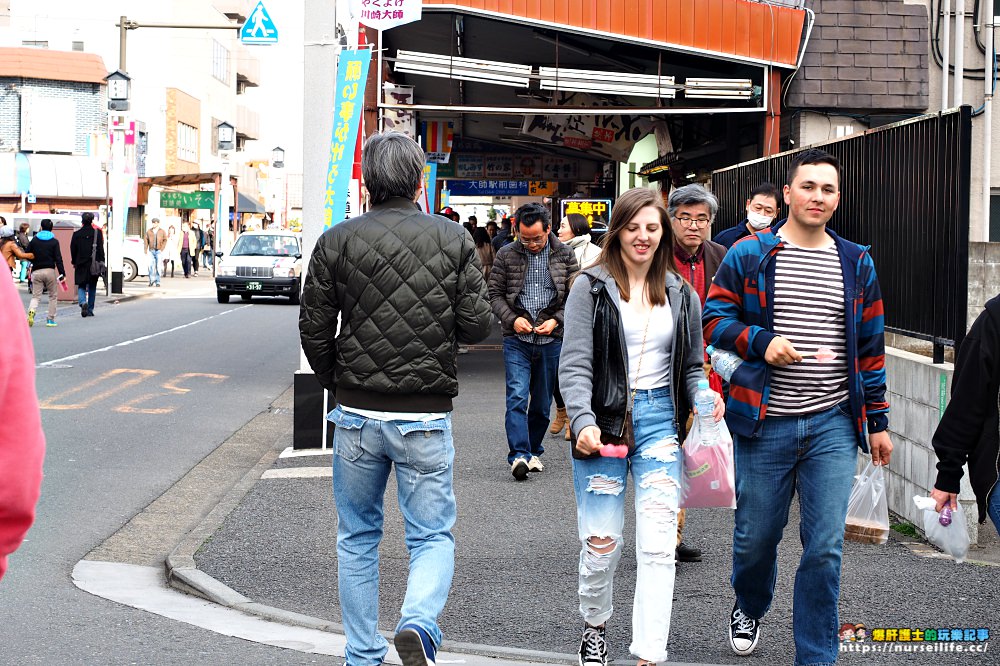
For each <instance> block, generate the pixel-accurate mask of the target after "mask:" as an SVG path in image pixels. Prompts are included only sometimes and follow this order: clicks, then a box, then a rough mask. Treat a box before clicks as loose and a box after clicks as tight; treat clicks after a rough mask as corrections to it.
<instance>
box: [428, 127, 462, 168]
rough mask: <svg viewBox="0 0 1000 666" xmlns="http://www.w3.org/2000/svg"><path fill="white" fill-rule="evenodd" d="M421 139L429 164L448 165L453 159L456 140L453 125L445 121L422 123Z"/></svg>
mask: <svg viewBox="0 0 1000 666" xmlns="http://www.w3.org/2000/svg"><path fill="white" fill-rule="evenodd" d="M420 137H421V145H422V146H423V149H424V153H426V155H427V161H428V162H434V163H435V164H447V163H448V159H449V158H450V157H451V145H452V142H453V141H454V140H455V126H454V124H453V123H450V122H448V121H444V120H440V121H428V122H423V123H420Z"/></svg>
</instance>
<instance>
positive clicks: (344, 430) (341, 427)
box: [326, 407, 368, 462]
mask: <svg viewBox="0 0 1000 666" xmlns="http://www.w3.org/2000/svg"><path fill="white" fill-rule="evenodd" d="M326 419H327V420H328V421H330V422H331V423H332V424H333V425H334V426H336V428H337V429H336V431H334V433H333V449H334V452H335V453H336V454H337V455H338V456H340V457H341V458H343V459H344V460H347V461H348V462H354V461H355V460H357V459H358V458H360V457H361V454H362V453H364V449H363V448H362V447H361V430H362V429H363V428H364V425H365V422H366V421H367V420H368V419H366V418H365V417H363V416H358V415H357V414H351V413H350V412H345V411H344V410H342V409H340V408H339V407H337V408H336V409H334V410H333V411H332V412H330V413H329V414H327V416H326Z"/></svg>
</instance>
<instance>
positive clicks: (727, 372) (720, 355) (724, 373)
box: [705, 345, 743, 382]
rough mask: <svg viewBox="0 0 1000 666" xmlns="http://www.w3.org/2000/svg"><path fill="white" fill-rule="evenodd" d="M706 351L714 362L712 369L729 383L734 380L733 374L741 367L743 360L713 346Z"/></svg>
mask: <svg viewBox="0 0 1000 666" xmlns="http://www.w3.org/2000/svg"><path fill="white" fill-rule="evenodd" d="M705 351H706V352H707V353H708V357H709V358H710V359H711V360H712V369H713V370H715V372H716V374H718V375H719V376H720V377H722V379H723V380H725V381H727V382H728V381H729V380H730V379H731V378H732V376H733V373H734V372H736V368H738V367H740V365H741V364H742V363H743V359H741V358H740V357H739V356H737V355H736V354H734V353H733V352H729V351H726V350H725V349H716V348H715V347H713V346H712V345H709V346H708V347H707V348H706V349H705Z"/></svg>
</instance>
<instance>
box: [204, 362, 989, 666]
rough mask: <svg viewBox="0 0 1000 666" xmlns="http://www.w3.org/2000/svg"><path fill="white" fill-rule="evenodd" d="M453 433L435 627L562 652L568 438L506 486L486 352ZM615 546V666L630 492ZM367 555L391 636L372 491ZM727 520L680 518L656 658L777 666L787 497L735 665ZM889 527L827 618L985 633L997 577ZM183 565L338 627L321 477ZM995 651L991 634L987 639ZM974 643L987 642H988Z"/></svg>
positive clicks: (785, 581) (571, 618)
mask: <svg viewBox="0 0 1000 666" xmlns="http://www.w3.org/2000/svg"><path fill="white" fill-rule="evenodd" d="M459 371H460V377H459V380H460V394H459V397H458V399H457V401H456V404H455V411H454V415H453V423H454V434H455V448H456V456H455V492H456V497H457V501H458V521H457V524H456V527H455V539H456V571H455V578H454V584H453V587H452V590H451V595H450V597H449V600H448V604H447V606H446V607H445V610H444V614H443V616H442V618H441V627H442V630H443V632H444V634H445V639H446V640H451V641H459V642H465V643H478V644H486V645H495V646H504V647H508V648H523V649H529V650H543V651H552V652H561V653H574V652H575V651H576V649H577V648H578V645H579V636H580V630H581V627H582V622H581V620H580V616H579V612H578V610H577V606H578V600H577V595H576V588H577V557H578V553H579V547H580V545H579V541H578V540H577V536H576V514H575V502H574V499H573V489H572V483H571V461H570V456H569V449H568V445H567V444H566V443H565V442H564V441H563V440H562V439H561V438H558V437H552V436H550V437H548V438H547V439H546V442H545V446H546V454H545V456H544V461H545V465H546V469H545V471H544V472H542V473H540V474H531V475H530V476H529V480H528V481H525V482H522V483H515V482H514V481H513V479H512V477H511V475H510V472H509V467H508V466H507V465H506V462H505V456H506V443H505V436H504V429H503V413H504V384H503V359H502V354H501V353H500V352H499V351H495V350H492V351H491V350H483V351H473V352H471V353H470V354H468V355H465V356H461V357H459ZM329 464H330V458H329V456H322V457H312V458H286V459H280V460H278V461H276V462H275V464H274V467H275V468H287V467H305V466H308V467H316V466H324V467H325V466H328V465H329ZM626 502H627V504H626V506H627V507H629V509H628V511H627V512H626V516H627V519H626V531H625V534H626V537H625V539H626V544H625V551H624V553H623V557H622V559H621V563H620V564H619V568H618V573H617V576H616V580H615V589H614V604H615V614H614V615H613V617H612V618H611V620H610V621H609V622H608V641H609V646H610V651H611V658H612V659H621V660H624V661H623V662H621V663H628V662H629V656H628V644H629V640H630V638H631V636H630V634H631V613H632V596H633V591H634V585H635V555H634V548H635V541H634V520H633V519H632V517H629V516H630V515H631V516H634V510H633V509H632V508H631V507H632V506H633V504H632V503H633V496H632V492H631V489H630V490H629V491H628V498H627V500H626ZM385 516H386V518H385V537H384V539H383V542H382V546H381V548H380V550H379V554H380V560H381V580H380V593H381V595H380V601H381V619H380V623H379V624H380V627H381V628H382V629H383V630H387V631H391V630H392V629H393V628H394V626H395V624H396V622H397V621H398V619H399V607H400V605H401V603H402V599H403V594H404V592H405V585H406V575H407V554H406V549H405V546H404V544H403V526H402V520H401V518H400V514H399V509H398V507H397V503H396V500H395V485H394V480H393V478H392V477H390V482H389V488H388V490H387V492H386V512H385ZM732 520H733V518H732V511H731V510H727V509H699V510H693V511H689V512H688V527H687V530H686V532H685V537H684V540H685V541H686V542H687V543H689V544H691V545H694V546H697V547H700V548H702V549H704V551H705V556H704V561H703V562H700V563H681V564H679V565H678V573H677V582H676V586H675V589H674V602H673V614H672V618H671V632H670V641H669V644H668V648H669V653H670V659H671V660H673V661H677V662H686V663H712V664H747V665H748V666H753V665H754V664H758V665H759V664H790V663H792V661H793V658H794V646H793V642H792V621H791V619H792V603H791V601H792V588H793V585H794V575H795V569H796V567H797V564H798V559H799V557H800V555H801V552H802V549H801V546H800V544H799V540H798V511H797V504H793V510H792V514H791V516H790V519H789V524H788V527H787V528H786V529H785V538H784V540H783V542H782V544H781V547H780V549H779V573H778V583H777V594H776V597H775V600H774V603H773V605H772V608H771V610H770V612H769V613H768V614H767V616H766V618H765V621H764V625H763V634H762V635H763V638H762V639H761V643H760V645H759V647H758V649H757V651H756V652H755V653H754V655H753V656H752V657H751V658H740V657H738V656H736V655H734V654H733V653H732V651H731V650H730V649H729V647H728V644H727V642H726V635H727V631H728V621H729V620H728V617H729V612H730V610H731V609H732V604H733V593H732V589H731V587H730V585H729V575H730V572H731V570H732V569H731V565H732V529H733V523H732ZM907 541H913V540H906V539H902V538H901V537H900V535H899V534H898V533H896V532H893V533H892V538H891V539H890V541H889V543H888V544H886V545H883V546H875V545H867V544H857V543H850V542H849V543H847V544H846V545H845V549H844V564H843V579H842V592H841V599H840V616H841V621H842V622H852V623H864V624H865V625H866V626H867V627H869V629H872V628H876V627H883V628H893V627H896V628H926V627H952V628H967V627H976V628H979V627H987V628H990V629H991V633H995V632H996V631H998V630H1000V624H998V622H997V611H996V609H997V608H998V607H1000V588H998V586H997V579H998V578H997V577H998V569H997V568H996V567H987V566H979V565H975V564H971V563H967V564H963V565H960V566H958V565H955V564H954V563H953V562H951V561H950V560H942V559H934V558H927V557H920V556H918V555H917V554H915V553H914V549H921V548H926V546H925V545H923V544H920V543H916V544H912V545H911V544H908V543H907ZM196 560H197V562H198V565H199V567H200V568H201V569H202V570H204V571H206V572H207V573H209V574H210V575H212V576H214V577H215V578H217V579H218V580H221V581H222V582H224V583H226V584H227V585H229V586H230V587H232V588H234V589H236V590H237V591H239V592H241V593H242V594H244V595H246V596H248V597H250V598H251V599H253V600H255V601H258V602H261V603H264V604H267V605H271V606H276V607H278V608H283V609H286V610H291V611H295V612H299V613H304V614H306V615H311V616H314V617H318V618H322V619H324V620H327V621H333V622H339V620H340V609H339V607H338V602H337V578H336V517H335V509H334V504H333V498H332V491H331V480H330V479H329V478H262V479H261V480H260V481H259V482H258V483H257V484H256V486H255V487H254V489H253V490H252V491H251V492H250V493H248V494H247V496H246V497H245V498H244V500H243V502H242V503H241V504H240V506H239V507H238V508H237V509H236V510H235V511H234V512H233V513H232V514H230V516H229V518H228V519H227V520H226V521H225V523H224V524H223V526H222V527H221V528H220V529H219V530H218V531H217V532H216V533H215V534H214V535H213V536H212V538H211V540H210V541H208V542H207V543H206V544H205V545H204V547H203V548H202V550H201V551H200V553H199V555H198V556H197V557H196ZM992 642H993V643H995V642H996V641H995V640H994V641H992ZM989 647H994V648H995V646H994V645H990V646H989ZM840 661H841V663H844V664H882V663H892V664H913V665H914V666H922V665H927V666H930V665H931V664H934V665H938V664H973V663H974V664H984V665H985V664H998V663H1000V652H997V651H990V652H988V653H986V654H977V655H968V654H966V655H959V654H954V653H952V654H913V653H909V654H907V653H900V654H878V655H874V654H861V653H848V654H843V655H842V656H841V659H840Z"/></svg>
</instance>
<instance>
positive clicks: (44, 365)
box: [35, 303, 253, 368]
mask: <svg viewBox="0 0 1000 666" xmlns="http://www.w3.org/2000/svg"><path fill="white" fill-rule="evenodd" d="M250 307H253V303H250V304H249V305H241V306H240V307H238V308H233V309H232V310H226V311H224V312H220V313H218V314H214V315H211V316H210V317H203V318H202V319H197V320H195V321H192V322H189V323H187V324H181V325H180V326H174V327H173V328H168V329H166V330H165V331H159V332H157V333H150V334H149V335H143V336H140V337H138V338H132V339H131V340H125V341H124V342H118V343H116V344H113V345H108V346H107V347H101V348H100V349H91V350H90V351H85V352H80V353H79V354H73V355H72V356H63V357H62V358H55V359H52V360H51V361H45V362H44V363H39V364H38V365H36V366H35V367H36V368H47V367H52V366H54V365H56V364H57V363H65V362H66V361H74V360H76V359H78V358H83V357H84V356H90V355H91V354H100V353H101V352H106V351H111V350H112V349H116V348H118V347H128V346H129V345H134V344H135V343H137V342H145V341H146V340H151V339H153V338H156V337H159V336H161V335H166V334H167V333H173V332H175V331H179V330H181V329H183V328H188V327H189V326H194V325H195V324H200V323H202V322H206V321H208V320H209V319H215V318H216V317H221V316H223V315H227V314H229V313H230V312H236V311H238V310H242V309H244V308H250Z"/></svg>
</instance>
